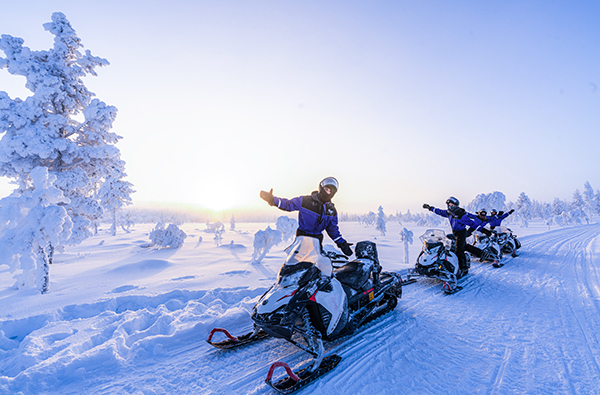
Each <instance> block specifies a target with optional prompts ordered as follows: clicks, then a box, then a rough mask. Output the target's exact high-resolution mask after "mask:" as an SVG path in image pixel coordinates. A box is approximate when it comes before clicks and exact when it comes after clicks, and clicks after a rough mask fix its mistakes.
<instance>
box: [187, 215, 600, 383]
mask: <svg viewBox="0 0 600 395" xmlns="http://www.w3.org/2000/svg"><path fill="white" fill-rule="evenodd" d="M522 242H523V247H522V248H521V250H520V253H521V256H519V257H517V258H505V262H506V265H505V266H504V267H502V268H499V269H496V268H493V267H492V266H491V265H490V264H487V263H479V262H473V264H472V268H471V274H470V276H468V277H467V278H466V279H465V280H464V283H463V285H464V289H463V290H462V291H460V292H458V293H456V294H454V295H444V294H443V292H442V291H441V285H440V283H438V282H436V281H433V280H421V281H419V282H417V283H415V284H411V285H408V286H406V287H405V288H404V295H403V298H402V299H401V301H400V303H399V305H398V307H397V308H396V310H395V311H394V312H393V313H392V314H389V315H388V316H386V317H382V318H381V319H379V320H377V321H376V322H374V323H372V324H371V325H369V326H368V327H367V328H365V329H363V330H362V331H360V332H359V333H357V334H356V335H355V336H353V337H352V338H349V339H346V340H345V341H340V342H334V344H330V345H329V350H330V352H335V353H338V354H339V355H341V356H342V357H343V359H342V362H341V363H340V365H339V366H338V367H337V368H336V369H335V370H334V371H332V372H331V373H329V374H327V375H326V376H324V377H323V378H321V379H320V380H319V381H317V382H316V383H314V384H312V385H310V386H309V387H307V388H306V389H304V390H302V391H299V393H300V394H310V393H319V394H340V393H343V394H365V393H383V394H397V393H418V394H442V393H443V394H470V393H481V394H507V393H511V394H532V393H536V394H550V393H565V394H593V393H599V392H600V390H599V387H598V379H599V378H600V342H599V338H598V335H597V332H598V331H597V329H598V328H600V314H599V312H600V311H599V306H600V286H599V285H600V278H599V268H598V265H599V264H600V261H599V259H600V225H589V226H582V227H575V228H566V229H560V230H556V231H551V232H547V233H544V234H540V235H534V236H529V237H524V238H522ZM383 265H384V270H385V262H384V263H383ZM205 356H206V357H207V358H208V359H210V360H212V361H213V364H211V363H210V362H208V361H206V366H205V369H201V370H200V371H199V372H198V374H199V375H206V374H211V375H212V376H211V377H213V378H214V379H215V381H211V382H210V383H207V386H206V387H205V388H204V390H206V391H207V392H208V393H214V394H218V393H226V392H229V391H234V392H236V393H269V392H270V391H269V389H268V388H267V387H266V385H264V384H263V382H262V380H264V376H265V375H266V372H267V369H268V366H269V365H270V363H272V362H275V361H277V360H284V361H286V362H288V363H290V365H292V366H293V365H294V364H299V363H301V361H302V360H303V358H304V356H303V355H302V353H298V352H295V350H294V348H293V347H292V346H288V345H286V344H285V342H283V341H280V340H277V339H272V340H269V341H267V342H264V343H263V344H262V345H255V346H251V347H250V348H248V349H246V350H240V352H239V353H238V352H236V351H234V352H230V353H224V352H219V351H211V352H208V354H207V355H205ZM210 372H212V373H210Z"/></svg>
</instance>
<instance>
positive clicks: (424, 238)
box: [419, 229, 452, 250]
mask: <svg viewBox="0 0 600 395" xmlns="http://www.w3.org/2000/svg"><path fill="white" fill-rule="evenodd" d="M419 240H421V242H422V243H423V244H424V245H425V246H427V245H435V243H442V244H443V245H444V247H445V248H446V249H448V250H449V249H450V248H451V247H452V241H451V240H450V239H449V238H448V237H446V232H444V231H443V230H441V229H427V230H426V231H425V233H423V234H422V235H421V236H419Z"/></svg>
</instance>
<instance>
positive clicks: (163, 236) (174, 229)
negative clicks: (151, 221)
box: [145, 222, 187, 248]
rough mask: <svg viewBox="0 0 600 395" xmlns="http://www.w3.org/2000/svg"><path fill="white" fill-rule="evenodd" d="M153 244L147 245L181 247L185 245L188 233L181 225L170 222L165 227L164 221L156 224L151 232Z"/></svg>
mask: <svg viewBox="0 0 600 395" xmlns="http://www.w3.org/2000/svg"><path fill="white" fill-rule="evenodd" d="M149 236H150V240H151V241H152V244H150V245H146V246H145V247H151V246H158V247H160V248H180V247H181V246H183V242H184V240H185V239H186V238H187V234H186V233H185V232H184V231H183V230H181V229H179V226H177V225H175V224H170V225H169V226H168V227H167V228H165V224H164V222H159V223H158V224H156V226H155V227H154V229H152V231H151V232H150V234H149Z"/></svg>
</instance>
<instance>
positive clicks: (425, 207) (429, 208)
mask: <svg viewBox="0 0 600 395" xmlns="http://www.w3.org/2000/svg"><path fill="white" fill-rule="evenodd" d="M423 208H424V209H425V210H431V208H432V207H431V206H430V205H428V204H427V203H425V204H424V205H423Z"/></svg>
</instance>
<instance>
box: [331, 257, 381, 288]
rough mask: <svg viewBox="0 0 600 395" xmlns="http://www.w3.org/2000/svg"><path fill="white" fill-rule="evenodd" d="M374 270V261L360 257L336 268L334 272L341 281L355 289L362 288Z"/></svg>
mask: <svg viewBox="0 0 600 395" xmlns="http://www.w3.org/2000/svg"><path fill="white" fill-rule="evenodd" d="M372 270H373V261H371V260H368V259H360V258H359V259H355V260H353V261H351V262H348V263H347V264H345V265H344V266H342V267H340V268H339V269H335V270H334V271H333V274H334V276H335V278H337V279H338V281H339V282H340V283H342V284H344V285H347V286H349V287H350V288H353V289H360V288H361V287H362V286H363V285H364V284H365V283H366V282H367V280H368V279H369V276H370V275H371V271H372Z"/></svg>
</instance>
